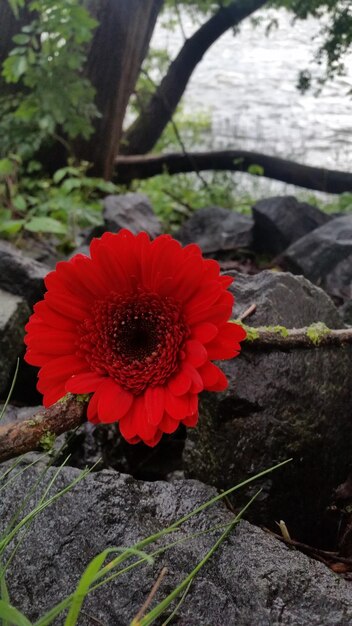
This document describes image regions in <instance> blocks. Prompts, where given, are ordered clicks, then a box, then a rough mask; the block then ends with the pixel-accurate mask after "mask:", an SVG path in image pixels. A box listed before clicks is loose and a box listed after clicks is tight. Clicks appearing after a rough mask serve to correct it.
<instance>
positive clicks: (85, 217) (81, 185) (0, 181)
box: [0, 155, 117, 245]
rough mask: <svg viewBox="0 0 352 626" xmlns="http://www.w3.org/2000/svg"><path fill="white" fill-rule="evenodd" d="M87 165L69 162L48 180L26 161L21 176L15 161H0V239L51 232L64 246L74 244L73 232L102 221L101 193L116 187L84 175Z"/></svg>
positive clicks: (112, 190)
mask: <svg viewBox="0 0 352 626" xmlns="http://www.w3.org/2000/svg"><path fill="white" fill-rule="evenodd" d="M87 168H88V163H82V164H80V165H78V166H75V165H73V164H72V163H69V165H68V166H67V167H64V168H61V169H60V170H58V171H57V172H55V174H54V175H53V177H52V178H50V177H48V176H44V175H43V174H42V172H41V168H40V165H39V164H38V163H37V162H35V161H30V162H29V164H28V166H27V169H26V171H25V172H24V173H22V171H21V164H20V161H19V158H18V157H16V156H14V155H12V156H11V157H9V158H5V159H1V160H0V236H2V237H14V236H16V237H18V236H19V235H20V234H21V233H22V232H23V231H30V232H34V233H52V234H55V235H57V236H58V237H59V240H61V242H62V243H63V244H65V245H67V244H72V245H74V244H75V238H76V234H77V229H78V228H79V227H80V228H82V227H84V226H95V225H98V224H100V223H101V222H102V217H101V209H102V206H101V202H100V200H99V198H100V197H101V196H102V195H103V194H107V193H114V192H115V191H116V189H117V188H116V186H115V185H114V184H113V183H110V182H106V181H104V180H102V179H100V178H93V177H88V176H87Z"/></svg>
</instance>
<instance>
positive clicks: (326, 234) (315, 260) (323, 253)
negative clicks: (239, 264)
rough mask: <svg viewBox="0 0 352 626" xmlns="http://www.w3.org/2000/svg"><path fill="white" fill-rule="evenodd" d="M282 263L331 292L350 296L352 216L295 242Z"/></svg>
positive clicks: (344, 217) (338, 220) (286, 267)
mask: <svg viewBox="0 0 352 626" xmlns="http://www.w3.org/2000/svg"><path fill="white" fill-rule="evenodd" d="M281 264H282V265H283V267H284V268H285V269H288V270H289V271H291V272H293V273H295V274H303V275H304V276H306V277H307V278H309V280H311V281H312V282H313V283H315V284H316V285H319V286H320V287H322V288H323V289H325V290H326V291H327V292H328V293H329V294H330V295H332V296H335V297H337V298H342V299H351V298H352V215H345V216H343V217H338V218H336V219H333V220H331V221H330V222H328V224H325V225H324V226H321V227H320V228H317V229H316V230H314V231H313V232H311V233H310V234H308V235H306V236H305V237H303V238H302V239H299V240H298V241H296V242H295V243H294V244H292V245H291V246H290V247H289V248H288V249H287V250H286V251H285V252H284V254H283V255H282V258H281Z"/></svg>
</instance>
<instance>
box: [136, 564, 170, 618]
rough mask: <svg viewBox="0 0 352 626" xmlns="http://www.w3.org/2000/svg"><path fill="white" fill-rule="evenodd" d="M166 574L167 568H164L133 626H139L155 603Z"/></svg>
mask: <svg viewBox="0 0 352 626" xmlns="http://www.w3.org/2000/svg"><path fill="white" fill-rule="evenodd" d="M166 574H167V568H166V567H163V569H162V570H161V572H160V574H159V576H158V578H157V579H156V581H155V583H154V585H153V586H152V588H151V590H150V593H149V595H148V597H147V599H146V601H145V602H144V603H143V605H142V606H141V608H140V609H139V611H138V613H137V615H136V617H135V618H134V619H133V620H132V622H131V626H139V624H140V620H141V619H142V617H143V615H144V613H145V612H146V610H147V609H148V607H149V606H150V604H151V602H152V601H153V598H154V596H155V594H156V593H157V591H158V589H159V587H160V585H161V583H162V582H163V580H164V578H165V576H166Z"/></svg>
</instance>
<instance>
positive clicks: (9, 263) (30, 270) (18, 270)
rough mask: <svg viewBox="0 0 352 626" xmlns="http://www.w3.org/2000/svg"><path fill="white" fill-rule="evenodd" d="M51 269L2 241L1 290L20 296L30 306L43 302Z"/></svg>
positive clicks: (0, 256) (0, 245)
mask: <svg viewBox="0 0 352 626" xmlns="http://www.w3.org/2000/svg"><path fill="white" fill-rule="evenodd" d="M48 272H49V268H48V267H47V266H46V265H43V264H42V263H39V262H38V261H35V260H34V259H31V258H30V257H27V256H25V255H24V254H22V252H20V251H19V250H18V249H17V248H15V246H13V245H12V244H10V243H8V242H6V241H0V288H1V289H5V290H6V291H9V292H10V293H14V294H17V295H20V296H21V297H22V298H24V299H25V300H26V301H27V303H28V304H29V306H32V305H33V304H35V302H37V301H38V300H41V299H42V297H43V294H44V291H45V287H44V277H45V276H46V274H47V273H48Z"/></svg>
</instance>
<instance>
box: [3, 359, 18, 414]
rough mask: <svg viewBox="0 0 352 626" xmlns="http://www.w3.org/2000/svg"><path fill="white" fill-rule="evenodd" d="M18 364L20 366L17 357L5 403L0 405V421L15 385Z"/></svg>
mask: <svg viewBox="0 0 352 626" xmlns="http://www.w3.org/2000/svg"><path fill="white" fill-rule="evenodd" d="M19 366H20V360H19V359H17V363H16V369H15V373H14V375H13V379H12V383H11V387H10V391H9V393H8V396H7V398H6V400H5V404H4V406H3V407H2V409H1V411H0V421H1V420H2V418H3V417H4V414H5V411H6V409H7V405H8V403H9V402H10V398H11V396H12V392H13V390H14V387H15V384H16V378H17V374H18V368H19Z"/></svg>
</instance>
